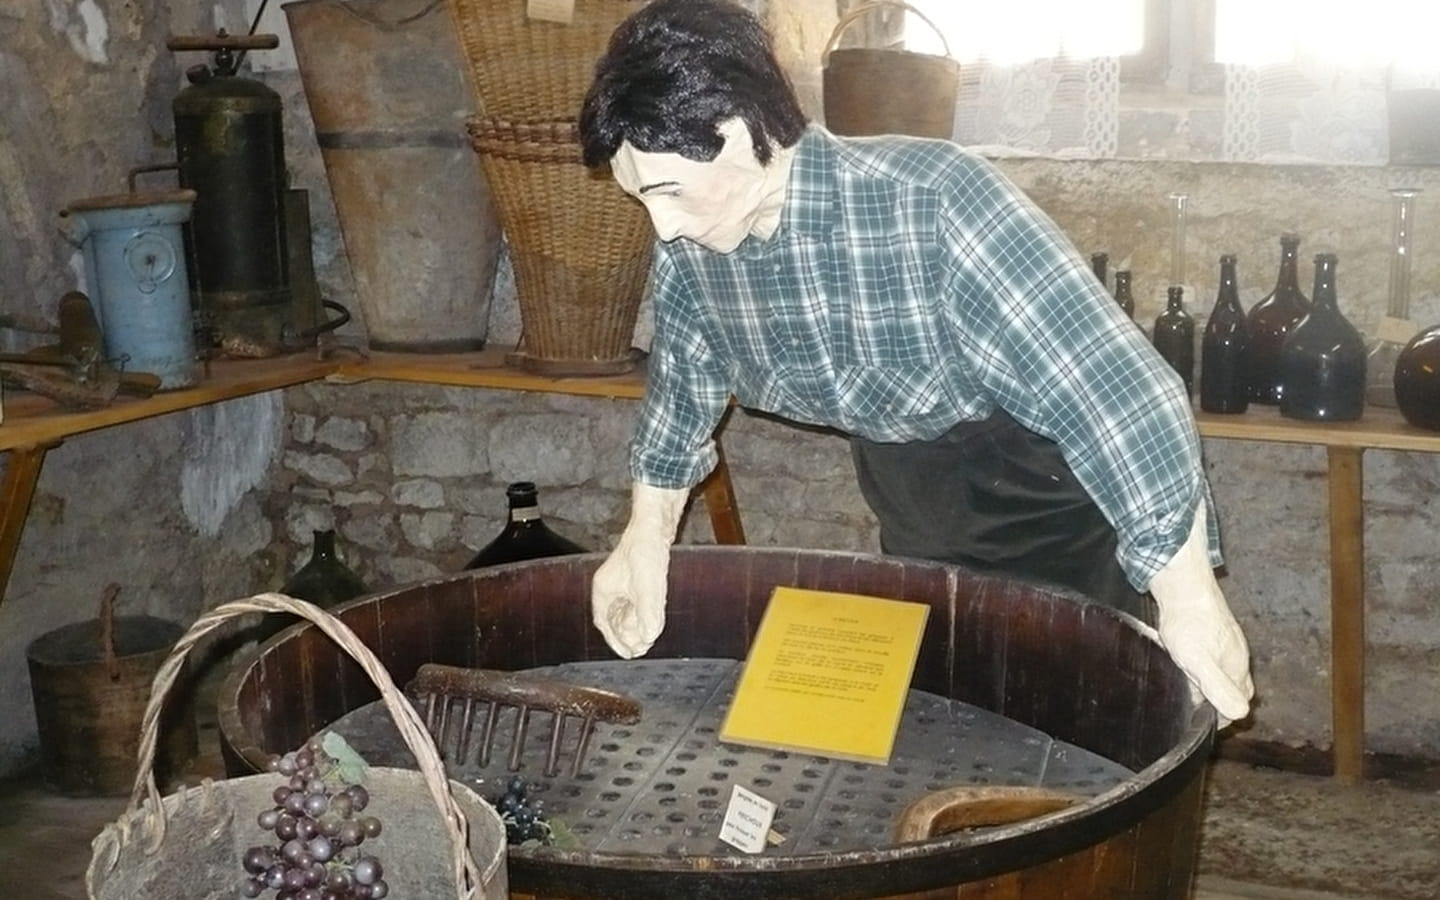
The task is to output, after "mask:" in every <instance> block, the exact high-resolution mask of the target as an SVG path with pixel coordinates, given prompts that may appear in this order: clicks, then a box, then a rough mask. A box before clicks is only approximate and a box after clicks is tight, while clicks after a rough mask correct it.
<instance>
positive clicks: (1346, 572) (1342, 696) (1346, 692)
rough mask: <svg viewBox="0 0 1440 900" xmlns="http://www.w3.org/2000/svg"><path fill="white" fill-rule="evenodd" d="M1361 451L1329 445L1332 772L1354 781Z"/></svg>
mask: <svg viewBox="0 0 1440 900" xmlns="http://www.w3.org/2000/svg"><path fill="white" fill-rule="evenodd" d="M1364 452H1365V451H1364V450H1361V449H1358V448H1352V447H1331V448H1330V451H1329V458H1330V660H1331V672H1330V703H1331V710H1330V713H1331V717H1332V721H1333V722H1334V735H1333V736H1334V741H1335V748H1334V753H1335V774H1336V776H1337V777H1338V778H1339V779H1340V780H1341V781H1343V782H1346V783H1348V784H1354V783H1355V782H1357V781H1359V780H1360V779H1361V778H1362V777H1363V776H1364V762H1365V547H1364V541H1365V537H1364V536H1365V526H1364V521H1363V516H1364V513H1363V505H1364V493H1363V492H1364V471H1363V468H1362V467H1363V459H1362V454H1363V453H1364Z"/></svg>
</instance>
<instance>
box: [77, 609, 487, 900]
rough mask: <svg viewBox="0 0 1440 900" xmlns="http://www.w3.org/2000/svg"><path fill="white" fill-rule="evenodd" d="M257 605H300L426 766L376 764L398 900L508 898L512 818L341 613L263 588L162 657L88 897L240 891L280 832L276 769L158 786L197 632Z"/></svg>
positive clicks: (377, 797) (382, 840) (369, 784)
mask: <svg viewBox="0 0 1440 900" xmlns="http://www.w3.org/2000/svg"><path fill="white" fill-rule="evenodd" d="M253 612H281V613H294V614H295V615H298V616H300V617H302V618H304V619H308V620H309V621H310V622H311V623H312V624H313V625H314V626H316V627H318V628H319V629H320V630H321V631H322V632H323V633H324V634H325V635H327V636H328V637H330V638H331V639H332V640H334V641H335V642H336V643H337V644H339V645H340V646H341V647H342V648H343V649H344V650H345V651H346V652H347V653H349V654H350V655H351V656H352V657H353V658H354V659H355V661H356V662H358V663H359V664H360V667H361V668H362V669H364V671H365V672H366V674H368V675H369V676H370V678H371V679H372V680H373V681H374V683H375V685H376V687H378V688H379V689H380V695H381V698H382V699H383V700H384V702H385V705H386V707H387V708H388V709H389V710H390V714H391V715H392V716H393V717H394V719H395V723H396V725H397V726H398V727H399V729H400V733H401V735H402V736H403V737H404V738H405V743H406V744H407V745H408V746H409V748H410V750H411V752H412V753H414V754H415V758H416V760H417V762H418V763H419V770H418V771H416V770H413V769H391V768H382V767H378V766H371V767H370V768H368V769H367V770H366V772H365V779H364V785H365V787H366V789H367V790H368V791H369V792H370V797H371V801H370V803H371V805H370V807H369V808H370V809H373V810H374V811H375V814H376V815H377V816H380V817H381V818H382V819H383V821H384V822H385V824H386V828H385V831H384V832H383V833H382V834H381V835H380V836H379V837H377V838H374V839H373V845H372V844H371V843H370V842H367V843H366V845H365V846H366V847H367V848H368V847H371V846H373V847H374V852H375V854H376V856H378V857H380V858H381V859H382V861H383V864H384V867H385V880H386V882H387V883H388V884H389V885H390V887H391V892H392V893H393V894H394V895H395V896H397V897H416V898H419V897H424V898H442V897H455V898H457V900H476V898H482V897H483V898H486V900H505V898H506V897H508V895H509V884H508V878H507V873H506V868H505V826H504V824H503V822H502V821H501V819H500V816H499V814H498V813H496V812H495V810H494V809H493V808H492V807H491V806H490V805H489V804H488V803H486V802H485V801H484V800H483V799H481V798H480V797H479V796H478V795H477V794H475V793H474V792H473V791H471V790H470V789H469V788H467V787H466V786H465V785H463V784H460V783H458V782H454V781H449V780H448V779H447V778H446V777H445V769H444V764H443V763H442V762H441V761H440V756H439V753H438V752H437V751H436V748H435V744H434V742H433V741H432V740H431V738H430V736H429V734H428V733H427V732H426V731H425V727H424V725H423V723H422V722H421V721H420V717H419V715H418V714H417V713H416V712H415V709H414V707H413V706H411V705H410V702H409V701H408V700H407V699H405V696H404V695H403V694H402V693H401V692H400V691H399V689H397V688H396V687H395V683H394V682H393V681H392V680H391V678H390V675H389V673H388V672H386V671H385V668H384V667H383V666H382V665H381V663H380V661H379V660H378V659H376V658H375V655H374V654H373V653H372V652H371V651H370V649H369V648H368V647H366V646H365V644H364V643H363V642H361V640H360V639H359V637H357V636H356V635H355V633H354V632H353V631H351V630H350V628H349V627H347V626H346V625H345V624H343V623H342V622H340V620H338V619H336V618H334V617H332V616H331V615H330V614H328V613H326V612H325V611H323V610H321V609H320V608H319V607H317V606H314V605H312V604H310V603H306V602H305V601H303V600H296V599H294V598H293V597H287V596H285V595H283V594H259V595H257V596H254V597H250V598H248V599H245V600H237V601H234V602H231V603H226V604H223V605H221V606H219V607H216V608H215V609H214V610H211V611H210V612H208V613H206V614H205V615H203V616H201V617H200V618H199V619H197V620H196V621H195V624H194V625H192V626H191V627H190V630H189V631H188V632H186V634H185V635H184V636H183V637H181V638H180V640H179V641H178V642H177V643H176V644H175V646H174V649H173V650H172V651H171V653H170V655H169V657H168V658H167V659H166V660H165V662H164V663H162V664H161V666H160V669H159V671H158V672H157V673H156V675H155V681H154V684H153V686H152V688H151V693H150V702H149V705H148V706H147V707H146V709H145V715H144V718H143V719H142V722H141V734H140V750H139V756H138V758H139V768H138V771H137V774H136V779H135V787H134V790H133V791H132V793H131V795H130V806H129V809H128V810H127V811H126V812H125V813H124V814H122V815H121V816H120V818H119V819H117V820H116V821H114V822H112V823H110V824H109V825H106V826H105V828H104V830H103V831H101V833H100V834H99V835H98V836H97V837H96V838H95V840H94V841H93V842H92V853H91V858H90V866H89V868H88V870H87V871H86V873H85V884H86V888H87V890H88V892H89V897H90V898H91V900H136V898H140V897H155V898H172V897H234V896H240V893H239V886H240V883H241V881H242V880H243V879H244V877H245V875H244V870H243V869H242V867H241V862H242V860H243V858H244V854H245V850H246V849H247V848H249V847H251V846H255V845H258V844H263V843H267V838H270V839H273V835H268V834H267V833H266V832H265V831H264V830H262V829H261V828H260V826H259V825H258V824H256V821H255V820H256V816H257V815H258V814H259V813H260V812H262V811H264V810H266V809H268V808H270V807H271V806H273V804H274V800H273V798H272V796H271V794H272V792H273V791H274V790H275V788H276V787H277V786H278V785H280V784H282V783H283V779H282V778H281V776H279V775H277V774H274V773H265V774H261V775H248V776H245V777H243V778H232V779H228V780H225V781H219V782H212V781H209V780H208V779H207V780H206V781H205V782H204V783H202V784H200V785H199V786H196V787H190V788H186V789H184V790H181V791H179V792H177V793H173V794H169V795H167V796H165V797H164V798H163V799H162V798H161V797H160V795H159V791H158V789H157V788H156V784H155V772H154V767H153V764H154V760H155V745H156V742H157V735H158V732H159V719H160V711H161V707H162V706H163V704H164V701H165V697H166V695H167V694H168V693H169V690H170V688H171V686H172V685H173V684H174V683H175V681H176V679H177V677H178V676H179V675H180V673H181V671H182V669H183V666H184V663H185V659H186V656H187V655H188V654H189V652H190V650H191V649H192V648H194V646H195V644H196V642H197V641H199V640H200V639H201V638H202V637H204V636H205V635H206V634H209V633H210V632H212V631H214V630H215V629H216V628H217V627H219V626H220V625H221V624H222V623H224V622H225V621H227V620H229V619H232V618H235V617H237V616H241V615H244V614H246V613H253Z"/></svg>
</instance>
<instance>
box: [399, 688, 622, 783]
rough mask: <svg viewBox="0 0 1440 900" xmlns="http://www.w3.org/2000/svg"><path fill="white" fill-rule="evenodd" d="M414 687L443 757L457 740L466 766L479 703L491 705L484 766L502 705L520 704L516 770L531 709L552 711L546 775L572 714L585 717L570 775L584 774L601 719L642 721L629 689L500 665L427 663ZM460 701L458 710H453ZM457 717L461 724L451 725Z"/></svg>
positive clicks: (485, 716) (459, 759) (555, 767)
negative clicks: (472, 666)
mask: <svg viewBox="0 0 1440 900" xmlns="http://www.w3.org/2000/svg"><path fill="white" fill-rule="evenodd" d="M409 691H410V693H411V694H412V695H414V696H416V697H418V698H419V699H420V700H421V701H423V704H424V707H423V710H422V715H424V717H425V727H426V728H428V729H429V730H430V734H431V736H432V737H434V739H435V744H436V746H437V747H439V748H440V754H441V756H442V757H446V756H448V755H449V754H448V748H449V747H450V745H451V744H452V743H453V745H454V747H455V756H454V759H455V762H456V763H457V764H459V765H464V764H465V762H466V759H467V758H468V757H469V755H470V744H471V735H472V733H473V732H474V729H475V727H476V713H477V707H480V706H482V705H483V706H485V707H486V708H485V709H484V711H483V713H482V714H481V718H480V723H479V728H480V734H479V740H478V743H479V747H480V749H479V752H478V753H477V755H476V760H475V764H476V765H477V766H480V767H481V768H484V767H485V766H488V765H489V764H490V753H491V750H492V749H493V747H494V743H495V735H496V732H497V730H498V729H499V726H500V714H501V708H502V707H511V706H513V707H515V725H514V731H513V733H512V736H511V743H510V758H509V761H508V767H509V769H510V771H512V772H513V771H515V770H517V769H519V768H520V760H521V757H522V756H523V754H524V750H525V738H526V733H527V731H528V730H529V727H530V713H531V712H532V711H533V710H537V709H539V710H544V711H546V712H549V713H551V720H550V735H549V739H548V741H547V751H546V754H545V766H544V773H545V775H546V776H547V777H554V776H555V775H556V774H558V772H559V771H560V752H561V749H562V748H563V747H564V744H565V731H566V720H567V719H570V718H579V719H580V720H581V724H580V737H579V739H578V741H577V742H576V747H575V758H574V761H573V762H572V763H571V765H570V774H571V777H574V776H576V775H579V774H580V767H581V765H582V764H583V763H584V760H585V753H586V750H587V749H588V748H589V745H590V736H591V733H592V732H593V731H594V728H595V723H596V722H615V723H617V724H622V725H634V724H635V723H636V722H639V721H640V703H639V702H638V701H636V700H634V699H633V698H631V697H627V696H625V695H624V694H617V693H614V692H613V691H607V690H603V689H601V688H594V687H585V686H581V685H574V684H568V683H566V682H563V681H557V680H554V679H550V678H538V677H535V676H533V675H525V674H522V673H516V672H504V671H499V670H495V669H468V668H464V667H461V666H447V665H442V664H440V663H425V664H424V665H422V666H420V670H419V671H418V672H416V673H415V679H414V680H413V681H411V682H410V685H409ZM457 706H458V708H459V712H458V715H456V714H452V713H453V711H454V708H455V707H457ZM457 719H458V727H452V726H454V725H456V720H457ZM452 738H453V740H452Z"/></svg>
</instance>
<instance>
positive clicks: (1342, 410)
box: [1280, 253, 1365, 422]
mask: <svg viewBox="0 0 1440 900" xmlns="http://www.w3.org/2000/svg"><path fill="white" fill-rule="evenodd" d="M1335 264H1336V257H1335V254H1333V253H1321V254H1318V255H1316V257H1315V289H1314V292H1313V294H1312V297H1313V302H1312V305H1311V307H1310V312H1309V313H1308V314H1307V315H1306V316H1305V318H1303V319H1301V320H1300V324H1298V325H1296V326H1295V328H1294V330H1293V331H1291V332H1290V334H1289V335H1288V336H1286V338H1285V344H1284V346H1283V347H1281V350H1280V381H1281V383H1282V384H1283V385H1284V389H1283V390H1282V391H1281V394H1280V414H1281V415H1282V416H1287V417H1289V418H1292V419H1310V420H1319V421H1326V422H1345V421H1350V420H1352V419H1358V418H1360V414H1361V412H1363V411H1364V409H1365V340H1364V338H1362V337H1361V336H1360V332H1358V331H1356V330H1355V326H1354V325H1351V324H1350V322H1349V321H1348V320H1347V319H1346V318H1345V317H1344V316H1343V315H1342V314H1341V313H1340V307H1339V305H1338V303H1337V301H1336V299H1335Z"/></svg>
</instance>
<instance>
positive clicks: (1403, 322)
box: [1375, 316, 1420, 345]
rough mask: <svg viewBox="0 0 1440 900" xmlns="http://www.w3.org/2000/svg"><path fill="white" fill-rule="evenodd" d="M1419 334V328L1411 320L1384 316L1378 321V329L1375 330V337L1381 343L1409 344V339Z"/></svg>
mask: <svg viewBox="0 0 1440 900" xmlns="http://www.w3.org/2000/svg"><path fill="white" fill-rule="evenodd" d="M1419 333H1420V326H1418V325H1416V324H1415V323H1414V322H1412V321H1411V320H1409V319H1396V318H1393V317H1391V316H1386V317H1385V318H1383V319H1381V320H1380V327H1379V328H1378V329H1376V334H1375V336H1376V337H1378V338H1379V339H1380V340H1382V341H1389V342H1390V343H1392V344H1402V345H1403V344H1408V343H1410V339H1411V338H1413V337H1414V336H1415V335H1417V334H1419Z"/></svg>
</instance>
